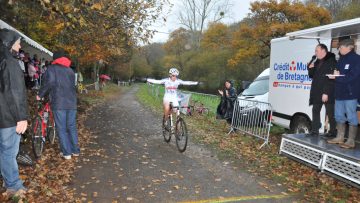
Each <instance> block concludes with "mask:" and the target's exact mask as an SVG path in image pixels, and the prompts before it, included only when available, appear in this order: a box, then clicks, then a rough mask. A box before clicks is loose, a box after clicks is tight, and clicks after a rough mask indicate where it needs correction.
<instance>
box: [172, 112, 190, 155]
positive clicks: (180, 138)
mask: <svg viewBox="0 0 360 203" xmlns="http://www.w3.org/2000/svg"><path fill="white" fill-rule="evenodd" d="M175 135H176V146H177V148H178V150H179V152H184V151H185V150H186V147H187V143H188V130H187V127H186V123H185V121H184V119H182V118H179V119H178V120H177V121H176V131H175Z"/></svg>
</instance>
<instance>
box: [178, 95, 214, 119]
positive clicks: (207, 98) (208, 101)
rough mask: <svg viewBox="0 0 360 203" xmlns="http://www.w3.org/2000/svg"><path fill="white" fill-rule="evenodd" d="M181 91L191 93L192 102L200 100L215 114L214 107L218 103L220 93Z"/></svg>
mask: <svg viewBox="0 0 360 203" xmlns="http://www.w3.org/2000/svg"><path fill="white" fill-rule="evenodd" d="M181 92H183V93H187V94H191V100H192V101H194V102H200V103H202V104H204V106H205V107H206V108H208V109H209V110H210V112H212V113H213V114H216V108H217V106H218V105H219V103H220V100H221V97H220V95H213V94H204V93H198V92H190V91H183V90H182V91H181Z"/></svg>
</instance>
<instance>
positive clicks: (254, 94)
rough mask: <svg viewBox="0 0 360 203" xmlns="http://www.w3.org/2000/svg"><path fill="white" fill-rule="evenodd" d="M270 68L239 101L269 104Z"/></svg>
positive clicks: (245, 91)
mask: <svg viewBox="0 0 360 203" xmlns="http://www.w3.org/2000/svg"><path fill="white" fill-rule="evenodd" d="M269 76H270V68H267V69H265V70H264V71H263V72H262V73H261V74H260V75H259V76H257V77H256V79H255V80H254V81H253V82H252V83H251V84H250V85H249V87H248V88H246V89H245V90H244V91H243V92H242V93H241V94H240V95H239V97H238V98H239V99H248V100H254V101H261V102H268V97H269Z"/></svg>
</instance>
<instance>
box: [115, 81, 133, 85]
mask: <svg viewBox="0 0 360 203" xmlns="http://www.w3.org/2000/svg"><path fill="white" fill-rule="evenodd" d="M118 86H130V83H129V82H123V81H118Z"/></svg>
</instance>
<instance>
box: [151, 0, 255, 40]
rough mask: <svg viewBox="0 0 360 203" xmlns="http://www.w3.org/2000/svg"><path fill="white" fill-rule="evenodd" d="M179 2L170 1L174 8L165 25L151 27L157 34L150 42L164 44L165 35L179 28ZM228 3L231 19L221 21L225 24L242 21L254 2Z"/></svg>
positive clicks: (238, 0)
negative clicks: (229, 4)
mask: <svg viewBox="0 0 360 203" xmlns="http://www.w3.org/2000/svg"><path fill="white" fill-rule="evenodd" d="M179 1H181V0H170V2H171V3H172V4H174V6H173V8H172V9H171V12H170V13H169V14H168V15H167V21H166V22H165V23H163V22H162V23H158V24H157V25H154V26H153V28H152V29H154V30H157V31H159V32H158V33H157V34H155V36H154V38H153V39H152V42H166V40H167V39H168V34H167V33H171V32H172V31H174V30H176V29H177V28H179V27H180V25H179V21H178V14H179V10H180V8H181V7H180V6H179ZM230 1H231V4H232V5H233V6H232V7H231V10H230V13H231V17H230V18H227V19H224V20H223V22H224V23H226V24H231V23H235V22H239V21H240V20H242V19H243V18H244V17H245V16H246V15H247V14H248V13H249V8H250V2H253V1H254V0H230ZM166 10H168V9H166ZM165 12H168V11H165Z"/></svg>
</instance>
